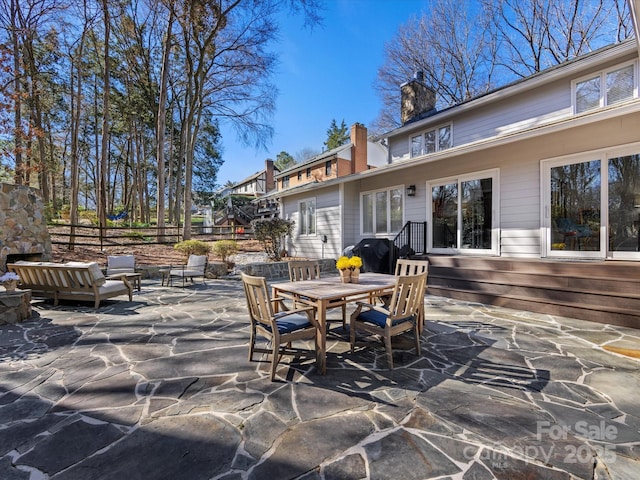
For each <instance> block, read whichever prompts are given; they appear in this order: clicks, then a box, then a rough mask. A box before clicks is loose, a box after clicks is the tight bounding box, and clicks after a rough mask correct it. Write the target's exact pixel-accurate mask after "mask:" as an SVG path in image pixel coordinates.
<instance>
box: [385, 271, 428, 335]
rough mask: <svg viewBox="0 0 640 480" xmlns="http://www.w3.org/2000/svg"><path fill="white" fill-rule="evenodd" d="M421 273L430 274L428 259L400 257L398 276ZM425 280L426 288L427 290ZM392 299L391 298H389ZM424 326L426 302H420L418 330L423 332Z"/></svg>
mask: <svg viewBox="0 0 640 480" xmlns="http://www.w3.org/2000/svg"><path fill="white" fill-rule="evenodd" d="M420 273H427V278H428V275H429V261H428V260H412V259H409V258H399V259H398V260H397V262H396V277H400V276H404V275H418V274H420ZM426 288H427V287H426V280H425V290H426ZM389 300H390V299H389ZM423 328H424V302H422V303H421V304H420V315H419V317H418V331H419V332H420V334H422V329H423Z"/></svg>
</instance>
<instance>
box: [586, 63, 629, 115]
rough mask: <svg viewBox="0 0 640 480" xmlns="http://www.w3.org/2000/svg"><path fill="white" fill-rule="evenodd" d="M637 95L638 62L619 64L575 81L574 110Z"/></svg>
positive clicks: (587, 109) (607, 103) (591, 108)
mask: <svg viewBox="0 0 640 480" xmlns="http://www.w3.org/2000/svg"><path fill="white" fill-rule="evenodd" d="M637 96H638V93H637V78H636V64H635V63H630V64H627V65H623V66H619V65H618V66H616V67H613V68H612V69H610V70H605V71H602V72H599V73H596V74H594V75H591V76H589V77H585V78H582V79H579V80H576V81H575V82H574V111H575V113H582V112H586V111H589V110H593V109H595V108H599V107H605V106H608V105H615V104H616V103H620V102H624V101H625V100H628V99H630V98H634V97H637Z"/></svg>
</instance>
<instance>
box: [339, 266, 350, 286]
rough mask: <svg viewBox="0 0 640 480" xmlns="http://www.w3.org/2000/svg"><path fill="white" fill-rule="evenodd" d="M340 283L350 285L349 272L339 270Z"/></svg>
mask: <svg viewBox="0 0 640 480" xmlns="http://www.w3.org/2000/svg"><path fill="white" fill-rule="evenodd" d="M340 281H341V282H342V283H351V270H349V269H348V268H347V269H346V270H340Z"/></svg>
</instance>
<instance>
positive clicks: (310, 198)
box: [298, 197, 318, 238]
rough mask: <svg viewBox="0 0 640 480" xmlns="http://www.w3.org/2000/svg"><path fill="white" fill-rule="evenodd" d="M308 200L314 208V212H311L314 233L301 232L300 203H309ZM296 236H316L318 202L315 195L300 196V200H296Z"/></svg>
mask: <svg viewBox="0 0 640 480" xmlns="http://www.w3.org/2000/svg"><path fill="white" fill-rule="evenodd" d="M309 202H313V208H314V213H313V232H314V233H308V232H302V221H301V219H302V204H303V203H309ZM307 227H308V226H307ZM298 236H299V237H307V238H308V237H316V236H318V202H317V201H316V197H308V198H301V199H300V200H298Z"/></svg>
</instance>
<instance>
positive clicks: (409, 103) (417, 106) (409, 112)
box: [400, 72, 436, 125]
mask: <svg viewBox="0 0 640 480" xmlns="http://www.w3.org/2000/svg"><path fill="white" fill-rule="evenodd" d="M400 96H401V100H400V120H401V121H402V124H403V125H404V124H405V123H407V122H410V121H411V120H416V119H418V118H421V117H422V116H424V114H426V113H428V112H430V111H432V110H435V107H436V93H435V92H434V91H433V90H431V89H430V88H429V87H427V86H426V85H425V84H424V73H422V72H416V74H415V75H414V77H413V78H412V79H411V80H409V81H408V82H407V83H404V84H402V85H401V86H400Z"/></svg>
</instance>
